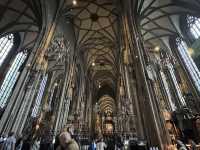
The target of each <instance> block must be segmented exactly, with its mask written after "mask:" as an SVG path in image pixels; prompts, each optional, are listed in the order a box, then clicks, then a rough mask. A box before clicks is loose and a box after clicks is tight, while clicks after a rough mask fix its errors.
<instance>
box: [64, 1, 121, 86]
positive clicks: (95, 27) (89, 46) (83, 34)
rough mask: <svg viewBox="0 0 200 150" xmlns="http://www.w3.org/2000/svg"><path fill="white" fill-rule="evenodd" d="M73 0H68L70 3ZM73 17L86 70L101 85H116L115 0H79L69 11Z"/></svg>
mask: <svg viewBox="0 0 200 150" xmlns="http://www.w3.org/2000/svg"><path fill="white" fill-rule="evenodd" d="M70 4H72V1H68V3H67V5H68V6H70ZM68 15H69V16H71V17H72V19H73V24H74V28H75V34H76V39H77V49H78V51H79V54H81V57H82V60H83V62H84V66H85V70H86V72H87V73H88V75H89V76H90V78H91V79H92V80H93V81H94V83H96V86H97V87H98V86H99V85H100V84H104V83H107V84H109V85H110V86H112V87H113V86H114V84H115V82H114V80H115V77H116V73H117V67H116V61H117V59H116V55H117V52H116V42H117V19H118V18H117V11H116V8H115V5H114V3H113V1H112V0H101V1H100V0H79V1H77V5H76V6H73V7H72V8H71V11H70V13H69V14H68Z"/></svg>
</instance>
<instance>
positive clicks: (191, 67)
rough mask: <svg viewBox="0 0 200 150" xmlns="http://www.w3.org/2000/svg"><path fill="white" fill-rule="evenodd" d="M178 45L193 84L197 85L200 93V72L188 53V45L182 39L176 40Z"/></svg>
mask: <svg viewBox="0 0 200 150" xmlns="http://www.w3.org/2000/svg"><path fill="white" fill-rule="evenodd" d="M176 44H177V47H178V50H179V53H180V55H181V57H182V60H183V62H184V64H185V65H186V68H187V69H188V71H189V73H190V75H191V77H192V79H193V82H194V83H195V86H196V87H197V89H198V91H199V92H200V72H199V70H198V68H197V66H196V64H195V63H194V61H193V59H192V58H191V56H190V55H189V53H188V46H187V44H186V43H185V42H184V41H183V40H182V39H181V38H177V39H176Z"/></svg>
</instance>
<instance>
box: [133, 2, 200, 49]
mask: <svg viewBox="0 0 200 150" xmlns="http://www.w3.org/2000/svg"><path fill="white" fill-rule="evenodd" d="M137 2H138V3H137V6H136V8H135V12H136V14H137V16H138V17H137V19H138V22H139V23H140V29H141V33H142V35H143V38H144V40H145V43H146V44H147V45H148V46H150V47H151V46H155V45H160V47H165V48H169V37H170V36H171V35H174V34H177V33H181V31H180V26H181V24H180V22H179V19H180V16H183V15H186V14H191V15H195V16H199V10H200V1H199V0H138V1H137ZM180 36H182V35H180Z"/></svg>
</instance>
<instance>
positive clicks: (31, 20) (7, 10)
mask: <svg viewBox="0 0 200 150" xmlns="http://www.w3.org/2000/svg"><path fill="white" fill-rule="evenodd" d="M41 16H42V10H41V3H40V0H0V36H3V35H5V34H9V33H19V34H20V38H21V49H29V48H31V47H32V46H33V44H34V43H35V40H36V37H37V35H38V32H39V28H40V26H41V24H42V18H41Z"/></svg>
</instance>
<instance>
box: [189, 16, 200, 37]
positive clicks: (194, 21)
mask: <svg viewBox="0 0 200 150" xmlns="http://www.w3.org/2000/svg"><path fill="white" fill-rule="evenodd" d="M187 24H188V26H189V29H190V32H191V33H192V35H193V36H194V38H195V39H198V38H199V37H200V18H197V17H194V16H189V15H188V16H187Z"/></svg>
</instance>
